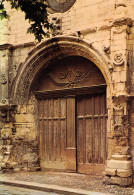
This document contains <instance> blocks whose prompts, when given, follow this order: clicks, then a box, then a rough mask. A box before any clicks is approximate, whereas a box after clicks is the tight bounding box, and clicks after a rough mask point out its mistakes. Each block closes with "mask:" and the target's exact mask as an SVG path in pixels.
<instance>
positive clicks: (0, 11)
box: [0, 0, 54, 42]
mask: <svg viewBox="0 0 134 195" xmlns="http://www.w3.org/2000/svg"><path fill="white" fill-rule="evenodd" d="M4 2H9V3H10V4H11V9H13V8H14V9H16V10H21V11H22V12H24V13H25V19H27V20H29V23H30V27H29V28H28V30H27V32H28V33H32V34H34V36H35V38H36V39H37V40H38V41H39V42H40V41H41V40H42V39H43V38H44V37H49V35H50V33H51V32H52V31H53V30H54V25H53V23H52V22H49V19H48V13H47V7H48V5H47V4H46V0H0V19H1V20H2V19H4V18H8V17H9V16H8V14H7V11H6V9H5V7H4Z"/></svg>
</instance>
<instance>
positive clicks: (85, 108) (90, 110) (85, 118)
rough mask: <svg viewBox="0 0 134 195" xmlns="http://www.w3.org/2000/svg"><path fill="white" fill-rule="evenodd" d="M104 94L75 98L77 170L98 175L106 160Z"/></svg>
mask: <svg viewBox="0 0 134 195" xmlns="http://www.w3.org/2000/svg"><path fill="white" fill-rule="evenodd" d="M106 120H107V113H106V97H105V94H99V95H92V96H91V95H86V96H79V97H78V98H77V171H78V172H80V173H87V174H97V175H100V174H101V173H102V171H103V170H104V168H105V160H106Z"/></svg>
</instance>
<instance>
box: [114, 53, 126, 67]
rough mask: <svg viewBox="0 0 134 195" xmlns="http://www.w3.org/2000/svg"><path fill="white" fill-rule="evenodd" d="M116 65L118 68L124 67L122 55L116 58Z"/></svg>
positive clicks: (119, 54)
mask: <svg viewBox="0 0 134 195" xmlns="http://www.w3.org/2000/svg"><path fill="white" fill-rule="evenodd" d="M113 63H114V65H116V66H122V65H124V59H123V55H122V53H117V54H116V55H115V56H114V62H113Z"/></svg>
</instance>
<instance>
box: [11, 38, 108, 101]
mask: <svg viewBox="0 0 134 195" xmlns="http://www.w3.org/2000/svg"><path fill="white" fill-rule="evenodd" d="M73 55H77V56H82V57H85V58H87V59H89V60H90V61H91V62H93V63H94V64H95V65H96V66H97V67H98V68H99V69H100V71H101V72H102V74H103V76H104V78H105V80H106V83H107V86H108V89H107V90H108V93H110V90H111V89H112V85H111V75H110V71H109V64H108V63H107V62H106V60H105V58H104V57H103V56H102V55H101V54H100V53H99V52H97V51H96V50H94V49H93V48H92V47H91V45H90V44H88V43H87V42H86V41H84V40H80V39H78V38H75V37H55V38H52V39H49V40H47V41H45V42H42V43H40V44H39V45H37V46H36V47H35V48H34V49H33V50H31V51H30V52H29V54H28V57H27V58H26V60H25V62H24V63H23V64H22V65H21V66H20V67H19V70H18V73H17V75H16V78H15V79H14V81H13V85H12V89H11V94H10V95H11V97H10V98H11V99H12V101H13V103H16V102H19V103H24V102H25V103H26V102H27V101H28V97H29V94H30V87H31V85H32V83H33V81H34V80H35V79H36V76H37V75H38V73H39V72H40V71H41V70H42V68H43V69H44V67H45V68H47V67H48V66H49V64H51V63H52V62H54V61H56V60H57V59H61V58H63V57H66V56H73ZM109 96H110V95H109Z"/></svg>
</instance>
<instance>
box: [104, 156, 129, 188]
mask: <svg viewBox="0 0 134 195" xmlns="http://www.w3.org/2000/svg"><path fill="white" fill-rule="evenodd" d="M130 159H131V156H130V155H112V159H111V160H108V161H107V168H106V172H105V175H106V181H105V182H106V183H108V184H118V185H120V186H129V185H131V184H132V161H131V160H130Z"/></svg>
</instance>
